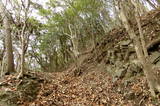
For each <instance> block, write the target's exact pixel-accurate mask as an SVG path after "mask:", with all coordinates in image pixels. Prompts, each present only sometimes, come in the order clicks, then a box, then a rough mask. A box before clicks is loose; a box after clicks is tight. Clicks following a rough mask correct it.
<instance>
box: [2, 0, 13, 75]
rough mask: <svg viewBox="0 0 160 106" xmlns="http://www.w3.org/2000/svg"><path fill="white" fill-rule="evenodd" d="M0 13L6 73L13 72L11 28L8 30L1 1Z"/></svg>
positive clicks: (7, 21)
mask: <svg viewBox="0 0 160 106" xmlns="http://www.w3.org/2000/svg"><path fill="white" fill-rule="evenodd" d="M0 12H1V15H2V17H4V18H3V24H4V28H5V30H4V33H5V45H6V52H7V69H6V71H7V73H8V74H10V73H13V72H14V59H13V49H12V37H11V28H10V20H9V17H10V16H9V14H8V12H7V10H6V8H5V7H4V5H3V3H2V1H0Z"/></svg>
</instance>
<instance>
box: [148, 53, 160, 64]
mask: <svg viewBox="0 0 160 106" xmlns="http://www.w3.org/2000/svg"><path fill="white" fill-rule="evenodd" d="M150 61H151V63H153V64H156V63H157V62H158V61H160V52H157V51H156V52H153V53H152V54H151V55H150Z"/></svg>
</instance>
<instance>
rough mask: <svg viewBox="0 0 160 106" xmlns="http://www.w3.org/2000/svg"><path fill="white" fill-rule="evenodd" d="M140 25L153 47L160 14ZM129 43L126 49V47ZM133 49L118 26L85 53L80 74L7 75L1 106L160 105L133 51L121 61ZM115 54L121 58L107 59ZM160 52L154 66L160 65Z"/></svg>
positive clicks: (159, 33)
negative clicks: (20, 77) (153, 96)
mask: <svg viewBox="0 0 160 106" xmlns="http://www.w3.org/2000/svg"><path fill="white" fill-rule="evenodd" d="M141 24H142V28H143V30H144V34H145V35H146V41H147V44H151V42H152V41H154V40H156V39H158V38H159V37H160V10H155V11H151V12H149V13H148V14H146V15H145V16H144V17H142V19H141ZM133 26H135V31H136V32H137V33H138V29H137V27H136V25H134V23H133ZM117 45H118V46H117ZM126 45H127V49H126V48H123V47H126ZM129 47H131V48H133V47H132V42H131V41H130V40H129V38H128V35H127V33H126V31H125V29H124V28H117V29H113V30H112V31H110V32H109V33H108V34H106V37H105V38H103V39H102V42H99V43H97V45H96V47H95V48H94V49H93V50H91V51H90V52H88V53H87V54H84V55H82V57H85V58H82V60H81V62H80V67H79V69H80V70H78V71H77V70H76V67H75V66H74V64H72V65H71V66H70V67H69V68H68V69H66V70H65V71H63V72H53V73H46V72H32V73H28V74H26V75H25V77H24V78H23V79H16V76H15V75H8V76H5V77H4V78H3V79H1V80H0V106H17V105H18V106H160V94H158V95H157V98H152V97H151V96H150V92H149V88H148V85H147V81H146V78H145V76H144V75H143V71H142V69H141V67H140V66H137V65H136V64H135V65H134V66H133V63H132V62H131V61H132V60H135V53H133V52H132V54H131V55H130V56H128V58H129V59H127V60H126V61H122V60H121V56H122V57H125V55H126V54H125V53H126V51H128V50H129V49H130V48H129ZM158 47H159V43H158V46H157V44H156V45H155V47H154V48H149V49H151V50H150V57H152V56H153V55H154V54H156V53H159V54H160V52H159V50H160V49H159V48H158ZM111 50H112V51H114V53H115V54H116V56H118V55H121V56H119V57H116V56H115V58H116V59H113V58H111V56H109V57H108V51H111ZM117 51H118V52H117ZM152 54H153V55H152ZM159 54H158V57H156V63H155V64H156V65H159V63H160V60H158V61H159V62H157V59H158V58H159V57H160V55H159ZM156 56H157V55H156ZM113 57H114V56H113ZM133 58H134V59H133ZM153 58H154V57H153ZM151 59H152V58H151ZM154 60H155V59H154ZM154 60H153V61H154ZM113 70H114V71H113ZM117 70H118V71H117ZM112 71H113V72H112ZM8 104H12V105H8Z"/></svg>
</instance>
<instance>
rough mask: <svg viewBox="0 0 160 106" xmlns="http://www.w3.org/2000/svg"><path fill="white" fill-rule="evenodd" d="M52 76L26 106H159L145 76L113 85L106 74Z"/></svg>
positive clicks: (57, 74) (61, 74) (62, 73)
mask: <svg viewBox="0 0 160 106" xmlns="http://www.w3.org/2000/svg"><path fill="white" fill-rule="evenodd" d="M48 76H50V78H49V79H47V80H48V81H46V82H45V83H43V84H41V90H40V92H39V93H38V95H37V99H36V100H35V101H34V102H30V103H25V105H26V106H133V105H135V106H138V105H145V104H147V105H151V106H152V105H153V106H154V105H158V102H155V101H156V100H157V101H158V99H152V98H151V97H150V96H149V91H148V87H147V84H146V80H145V79H144V77H142V76H141V77H137V78H135V79H134V80H128V81H123V80H118V81H116V82H112V78H111V77H109V76H108V75H107V73H106V72H102V71H92V72H88V73H86V74H85V75H82V76H80V77H73V76H71V75H70V74H68V73H67V72H60V73H50V74H48ZM153 100H154V101H153ZM154 102H155V103H154Z"/></svg>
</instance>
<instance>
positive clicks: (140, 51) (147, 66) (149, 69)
mask: <svg viewBox="0 0 160 106" xmlns="http://www.w3.org/2000/svg"><path fill="white" fill-rule="evenodd" d="M132 2H134V1H132ZM119 8H120V17H121V20H122V22H123V24H124V27H125V28H126V30H127V32H128V34H129V36H130V38H131V39H132V40H133V42H134V45H135V51H136V54H137V57H138V59H139V60H140V62H141V64H142V65H143V70H144V74H145V75H146V78H147V81H148V85H149V87H150V92H151V95H152V96H154V97H155V96H156V95H155V90H157V91H159V92H160V84H159V79H158V78H157V77H156V75H155V74H154V72H153V71H154V67H153V65H152V64H151V63H150V61H149V60H148V57H147V56H148V54H147V53H146V54H145V52H147V50H146V47H144V46H145V42H144V38H143V37H142V36H143V34H142V29H141V26H140V23H139V20H138V19H137V20H136V21H137V23H138V27H139V33H140V37H139V36H136V34H135V32H134V29H133V28H132V27H131V25H130V24H129V22H128V19H127V17H126V14H125V9H124V7H123V5H122V2H119ZM140 38H141V39H140Z"/></svg>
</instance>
